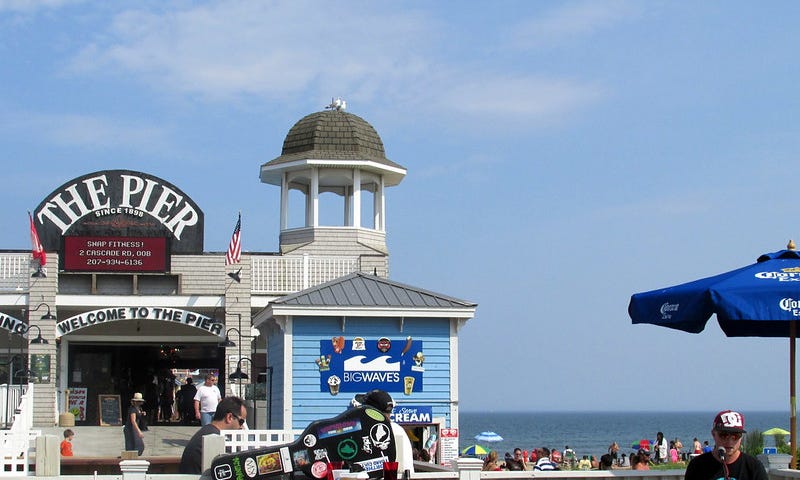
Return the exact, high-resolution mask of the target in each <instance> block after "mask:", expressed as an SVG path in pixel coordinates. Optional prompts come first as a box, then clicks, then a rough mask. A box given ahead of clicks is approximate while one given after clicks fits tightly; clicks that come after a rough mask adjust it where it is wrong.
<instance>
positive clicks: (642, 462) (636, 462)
mask: <svg viewBox="0 0 800 480" xmlns="http://www.w3.org/2000/svg"><path fill="white" fill-rule="evenodd" d="M631 470H650V458H649V457H647V456H644V457H643V456H642V455H641V454H639V453H634V454H631Z"/></svg>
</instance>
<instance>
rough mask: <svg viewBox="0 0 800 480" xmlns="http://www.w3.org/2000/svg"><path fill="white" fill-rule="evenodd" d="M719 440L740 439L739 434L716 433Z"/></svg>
mask: <svg viewBox="0 0 800 480" xmlns="http://www.w3.org/2000/svg"><path fill="white" fill-rule="evenodd" d="M717 435H718V436H719V438H721V439H723V440H726V439H728V438H732V439H734V440H739V439H740V438H742V434H741V432H717Z"/></svg>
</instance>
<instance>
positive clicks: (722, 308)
mask: <svg viewBox="0 0 800 480" xmlns="http://www.w3.org/2000/svg"><path fill="white" fill-rule="evenodd" d="M798 282H800V253H798V252H797V251H796V250H795V245H794V242H793V241H790V242H789V245H788V246H787V249H786V250H780V251H778V252H774V253H767V254H764V255H761V256H760V257H758V259H757V261H756V263H753V264H751V265H747V266H745V267H742V268H738V269H736V270H732V271H729V272H726V273H722V274H719V275H715V276H713V277H707V278H702V279H699V280H695V281H692V282H689V283H684V284H681V285H676V286H672V287H667V288H662V289H659V290H652V291H649V292H643V293H637V294H634V295H633V296H631V301H630V304H629V305H628V314H629V315H630V317H631V319H632V321H633V323H634V324H638V323H649V324H653V325H659V326H662V327H668V328H674V329H676V330H682V331H684V332H689V333H700V332H702V331H703V329H705V326H706V323H707V322H708V320H709V318H711V315H714V314H716V316H717V322H718V323H719V326H720V328H722V331H723V332H725V335H727V336H729V337H788V338H789V397H790V398H789V408H790V414H791V419H790V422H791V426H790V428H791V432H790V435H791V437H790V438H791V441H790V443H791V449H792V460H791V468H794V467H795V465H796V463H795V458H796V457H797V455H796V453H797V450H796V447H795V445H796V444H797V442H796V439H797V410H796V404H795V339H796V337H797V323H798V321H799V320H800V283H798Z"/></svg>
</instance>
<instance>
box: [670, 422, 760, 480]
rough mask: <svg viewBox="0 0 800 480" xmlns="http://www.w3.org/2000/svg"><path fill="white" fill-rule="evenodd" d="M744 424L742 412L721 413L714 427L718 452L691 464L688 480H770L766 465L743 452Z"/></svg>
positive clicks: (713, 452)
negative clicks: (721, 479) (722, 479)
mask: <svg viewBox="0 0 800 480" xmlns="http://www.w3.org/2000/svg"><path fill="white" fill-rule="evenodd" d="M744 425H745V424H744V415H742V414H741V413H739V412H734V411H732V410H723V411H721V412H719V413H718V414H717V416H716V417H714V423H713V424H712V428H711V436H712V437H713V439H714V449H713V450H712V451H710V452H707V453H704V454H702V455H700V456H699V457H696V458H695V459H693V460H692V461H691V462H689V465H688V466H687V467H686V475H685V476H684V480H717V479H720V478H724V479H726V480H727V479H735V480H768V478H769V476H768V475H767V471H766V469H765V468H764V465H762V464H761V462H760V461H759V460H758V459H757V458H756V457H754V456H752V455H749V454H747V453H744V452H743V451H742V450H741V448H742V435H744V434H745V429H744Z"/></svg>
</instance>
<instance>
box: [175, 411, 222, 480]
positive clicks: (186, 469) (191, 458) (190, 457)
mask: <svg viewBox="0 0 800 480" xmlns="http://www.w3.org/2000/svg"><path fill="white" fill-rule="evenodd" d="M212 433H215V434H217V435H219V429H218V428H217V427H215V426H214V425H213V424H211V423H209V424H208V425H203V426H202V427H200V430H198V431H197V432H196V433H195V434H194V435H192V438H191V439H189V443H187V444H186V448H184V449H183V455H181V465H180V467H179V468H178V471H179V473H195V474H198V475H199V474H201V473H203V472H202V470H203V466H202V465H203V437H204V436H205V435H211V434H212Z"/></svg>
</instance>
